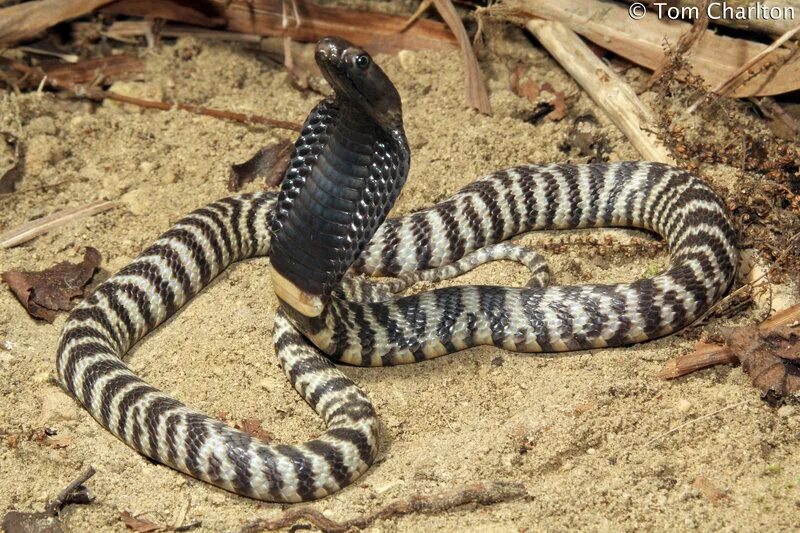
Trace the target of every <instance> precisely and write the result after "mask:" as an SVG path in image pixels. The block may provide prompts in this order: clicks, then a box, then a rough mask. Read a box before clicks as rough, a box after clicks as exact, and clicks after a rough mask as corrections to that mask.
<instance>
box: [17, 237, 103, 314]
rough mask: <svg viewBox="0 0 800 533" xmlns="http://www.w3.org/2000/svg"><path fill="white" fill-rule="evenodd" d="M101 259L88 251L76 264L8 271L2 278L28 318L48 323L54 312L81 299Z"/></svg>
mask: <svg viewBox="0 0 800 533" xmlns="http://www.w3.org/2000/svg"><path fill="white" fill-rule="evenodd" d="M101 259H102V258H101V256H100V252H98V251H97V250H96V249H94V248H92V247H88V248H86V253H85V254H84V256H83V261H81V262H80V263H77V264H74V263H68V262H66V261H64V262H61V263H58V264H57V265H55V266H53V267H50V268H48V269H45V270H42V271H39V272H27V271H16V270H10V271H8V272H4V273H3V275H2V278H3V281H5V282H6V283H7V284H8V286H9V288H11V291H12V292H13V293H14V295H15V296H16V297H17V299H18V300H19V301H20V302H21V303H22V305H23V306H25V308H26V309H27V310H28V313H29V314H30V315H31V316H33V317H35V318H41V319H44V320H47V321H48V322H50V323H52V322H53V320H55V317H56V311H67V310H69V309H72V306H73V305H72V299H73V298H77V297H80V296H83V292H84V289H85V287H86V284H87V283H89V280H91V279H92V276H93V275H94V273H95V270H96V269H97V267H98V265H99V264H100V261H101Z"/></svg>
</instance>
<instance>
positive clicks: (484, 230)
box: [56, 37, 736, 502]
mask: <svg viewBox="0 0 800 533" xmlns="http://www.w3.org/2000/svg"><path fill="white" fill-rule="evenodd" d="M316 60H317V63H318V64H319V66H320V69H321V70H322V73H323V74H324V76H325V78H326V79H327V80H328V82H329V83H330V85H331V86H332V87H333V89H334V96H333V97H332V98H327V99H325V100H323V101H321V102H320V103H319V104H318V105H317V106H316V107H315V108H314V109H313V110H312V111H311V114H310V115H309V116H308V118H307V119H306V121H305V124H304V126H303V129H302V132H301V134H300V137H299V138H298V139H297V142H296V143H295V148H294V153H293V156H292V160H291V163H290V165H289V168H288V169H287V171H286V173H285V178H284V181H283V185H282V187H281V190H280V192H279V193H278V194H275V193H272V192H262V193H255V194H241V195H238V196H233V197H230V198H225V199H223V200H220V201H218V202H214V203H212V204H209V205H207V206H205V207H203V208H201V209H198V210H197V211H195V212H193V213H191V214H189V215H187V216H186V217H184V218H183V219H181V220H180V221H178V222H177V223H176V224H175V225H174V226H173V227H172V228H170V229H169V230H168V231H167V232H166V233H164V234H163V235H162V236H161V237H160V238H159V239H158V240H157V241H156V242H155V243H154V244H153V245H152V246H150V247H149V248H147V249H146V250H145V251H144V252H142V254H141V255H140V256H139V257H137V258H136V259H135V260H134V261H133V262H132V263H131V264H129V265H128V266H126V267H125V268H123V269H122V270H121V271H119V272H118V273H117V274H116V275H114V276H113V277H111V278H110V279H108V280H107V281H106V282H104V283H103V284H102V285H100V286H99V287H98V288H97V289H96V290H95V291H94V292H93V293H92V294H91V295H90V296H89V297H88V298H86V299H85V300H84V301H83V302H82V303H81V304H80V305H78V306H77V307H76V308H75V309H74V310H73V311H72V313H71V314H70V315H69V318H68V320H67V322H66V324H65V326H64V330H63V333H62V335H61V339H60V342H59V345H58V354H57V361H56V365H57V373H58V378H59V380H60V382H61V384H62V385H63V387H64V388H65V389H66V390H67V391H68V392H69V394H71V395H72V396H73V397H75V398H76V399H77V400H78V401H79V402H80V403H81V404H82V405H83V406H84V407H85V408H86V409H87V410H88V411H89V412H90V413H91V414H92V416H93V417H94V418H95V419H97V421H98V422H100V423H101V424H102V425H103V426H104V427H105V428H107V429H108V430H109V431H110V432H112V433H113V434H114V435H116V436H117V437H118V438H120V439H121V440H122V441H124V442H125V443H127V444H128V445H129V446H131V447H132V448H134V449H135V450H137V451H138V452H140V453H142V454H144V455H146V456H147V457H149V458H151V459H153V460H155V461H158V462H161V463H163V464H166V465H169V466H171V467H172V468H175V469H177V470H180V471H181V472H185V473H186V474H189V475H190V476H193V477H195V478H198V479H202V480H204V481H207V482H209V483H212V484H214V485H216V486H218V487H222V488H224V489H227V490H229V491H233V492H235V493H237V494H241V495H244V496H249V497H252V498H258V499H262V500H268V501H276V502H297V501H303V500H310V499H314V498H320V497H323V496H326V495H328V494H331V493H333V492H335V491H337V490H339V489H341V488H342V487H344V486H345V485H347V484H349V483H351V482H353V481H354V480H355V479H356V478H358V477H359V476H360V475H361V474H363V473H364V471H366V470H367V468H368V467H369V466H370V464H371V463H372V461H373V460H374V459H375V456H376V454H377V451H378V442H377V426H378V422H377V418H376V415H375V410H374V408H373V406H372V403H371V402H370V401H369V399H368V398H367V397H366V396H365V395H364V393H363V392H362V391H361V390H360V389H359V388H358V387H357V386H356V384H355V383H353V381H352V380H350V379H349V378H348V377H347V376H346V375H345V374H344V373H342V372H341V370H339V369H338V368H337V367H336V366H334V364H333V363H332V361H336V362H342V363H347V364H350V365H368V366H383V365H395V364H403V363H413V362H417V361H423V360H426V359H431V358H433V357H438V356H440V355H444V354H449V353H453V352H457V351H460V350H464V349H467V348H469V347H472V346H478V345H488V346H497V347H499V348H504V349H506V350H512V351H519V352H558V351H566V350H582V349H588V348H603V347H607V346H621V345H626V344H632V343H637V342H642V341H645V340H648V339H653V338H655V337H659V336H663V335H667V334H669V333H672V332H674V331H676V330H678V329H680V328H682V327H685V326H686V325H688V324H690V323H691V322H692V321H694V320H695V319H696V318H698V317H699V316H700V315H701V314H702V313H703V312H705V311H706V310H707V309H709V307H710V306H711V305H713V304H714V302H716V301H717V300H719V299H720V298H721V297H722V295H723V294H724V293H725V291H726V290H727V289H728V288H729V286H730V284H731V282H732V280H733V277H734V273H735V265H736V248H735V246H734V242H735V230H734V227H733V225H732V223H731V220H730V219H729V217H728V215H727V214H726V209H725V206H724V204H723V202H722V201H721V200H720V199H719V198H718V197H717V195H716V194H714V192H713V191H712V190H711V189H710V188H709V187H708V186H707V185H706V184H705V183H703V182H702V181H701V180H699V179H697V178H696V177H694V176H692V175H691V174H689V173H688V172H686V171H683V170H679V169H677V168H673V167H670V166H666V165H663V164H658V163H645V162H638V161H631V162H620V163H609V164H590V165H564V164H546V165H525V166H519V167H515V168H509V169H506V170H500V171H497V172H494V173H492V174H490V175H488V176H486V177H484V178H482V179H480V180H478V181H476V182H474V183H472V184H471V185H468V186H467V187H465V188H463V189H462V190H460V191H459V192H457V193H456V194H454V195H453V196H452V197H450V198H449V199H447V200H445V201H443V202H441V203H439V204H437V205H435V206H433V207H430V208H428V209H425V210H423V211H420V212H417V213H413V214H410V215H407V216H403V217H399V218H392V219H389V220H384V219H385V218H386V216H387V213H388V212H389V210H390V209H391V207H392V205H393V204H394V202H395V200H396V198H397V196H398V194H399V192H400V189H401V188H402V186H403V184H404V182H405V180H406V176H407V175H408V169H409V164H410V153H409V147H408V143H407V141H406V137H405V133H404V131H403V118H402V111H401V102H400V96H399V94H398V92H397V90H396V89H395V87H394V85H393V84H392V83H391V81H390V80H389V79H388V77H387V76H386V75H385V74H384V72H383V71H382V70H381V69H380V67H378V66H377V65H376V64H375V63H373V61H372V59H371V58H370V56H369V55H368V54H367V53H365V52H364V51H363V50H361V49H360V48H358V47H356V46H354V45H352V44H350V43H348V42H346V41H344V40H342V39H339V38H335V37H329V38H325V39H322V40H321V41H320V42H319V43H318V45H317V48H316ZM608 226H616V227H636V228H644V229H647V230H651V231H654V232H656V233H659V234H660V235H662V236H663V237H664V238H665V239H666V241H667V243H668V245H669V249H670V263H669V267H668V268H667V270H666V271H664V272H662V273H661V274H659V275H657V276H655V277H654V278H651V279H642V280H639V281H635V282H633V283H621V284H602V285H601V284H597V285H570V286H551V287H547V286H545V283H546V280H547V271H546V266H545V264H544V262H543V261H542V259H541V257H540V256H539V255H538V254H536V253H534V252H532V251H530V250H527V249H525V248H521V247H519V246H517V245H514V244H510V243H505V242H503V241H505V240H507V239H509V238H511V237H513V236H515V235H519V234H521V233H524V232H528V231H532V230H544V229H574V228H593V227H608ZM258 256H269V259H270V273H271V276H272V279H273V287H274V289H275V291H276V294H277V295H278V297H279V301H280V307H279V309H278V310H277V314H276V317H275V330H274V342H275V353H276V355H277V356H278V359H279V361H280V364H281V367H282V368H283V370H284V372H285V373H286V376H287V377H288V378H289V381H290V382H291V383H292V385H293V386H294V388H295V389H296V390H297V391H298V392H299V393H300V394H301V395H302V396H303V398H305V400H306V402H308V404H309V405H310V406H311V407H312V408H313V409H314V410H316V412H317V413H318V414H319V415H320V416H321V417H322V418H323V419H324V421H325V424H326V425H327V430H326V431H325V432H324V433H323V434H322V435H320V436H319V437H318V438H316V439H313V440H311V441H308V442H305V443H303V444H299V445H282V444H273V443H267V442H264V441H262V440H259V439H258V438H256V437H253V436H251V435H249V434H247V433H245V432H242V431H239V430H236V429H234V428H232V427H230V426H227V425H226V424H224V423H222V422H221V421H219V420H216V419H214V418H210V417H208V416H206V415H204V414H202V413H200V412H197V411H195V410H193V409H191V408H189V407H187V406H185V405H184V404H183V403H181V402H179V401H178V400H175V399H173V398H172V397H170V396H169V395H167V394H165V393H163V392H161V391H159V390H158V389H156V388H154V387H152V386H150V385H148V384H147V383H145V382H144V381H143V380H142V379H140V378H139V377H138V376H137V375H136V374H135V373H134V372H133V371H132V370H131V369H130V368H129V367H128V366H127V365H126V364H125V363H124V362H123V360H122V357H123V356H124V354H125V353H126V352H127V351H128V350H129V349H130V348H131V346H133V345H134V344H135V343H136V342H138V341H139V340H140V339H142V338H143V337H144V336H145V335H146V334H147V333H148V332H149V331H151V330H153V329H154V328H156V327H157V326H158V325H159V324H161V323H162V322H164V320H166V319H167V318H168V317H170V316H171V315H172V314H174V313H175V312H176V311H177V310H178V309H179V308H181V306H183V305H184V304H185V303H186V302H188V301H189V300H190V299H191V298H192V297H194V296H195V295H196V294H197V293H198V292H199V291H201V290H202V289H203V288H204V287H206V286H207V285H208V284H209V283H210V282H211V280H212V279H214V278H215V277H216V276H217V275H218V274H219V273H220V272H222V271H223V270H224V269H225V268H227V267H228V265H230V264H231V263H234V262H236V261H240V260H242V259H246V258H251V257H258ZM496 259H511V260H515V261H520V262H523V263H524V264H525V265H527V266H528V267H529V268H530V269H531V272H532V275H533V277H532V282H531V283H530V284H529V285H528V286H526V287H523V288H511V287H495V286H467V287H448V288H440V289H437V290H433V291H430V292H424V293H422V294H417V295H413V296H405V297H401V296H399V295H398V293H399V292H401V291H403V290H404V289H405V288H406V287H408V286H409V285H411V284H413V283H415V282H416V281H419V280H423V279H424V280H434V281H435V280H441V279H446V278H450V277H453V276H456V275H459V274H461V273H463V272H466V271H468V270H470V269H472V268H474V267H475V266H477V265H479V264H481V263H484V262H486V261H492V260H496ZM365 275H366V276H384V277H387V280H385V281H370V280H368V279H366V278H365V277H364V276H365Z"/></svg>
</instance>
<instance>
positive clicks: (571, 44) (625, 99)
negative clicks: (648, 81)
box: [525, 19, 675, 165]
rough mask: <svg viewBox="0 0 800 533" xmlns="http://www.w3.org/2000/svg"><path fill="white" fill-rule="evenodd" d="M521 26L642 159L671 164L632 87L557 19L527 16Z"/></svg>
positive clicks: (648, 116) (648, 113) (652, 121)
mask: <svg viewBox="0 0 800 533" xmlns="http://www.w3.org/2000/svg"><path fill="white" fill-rule="evenodd" d="M525 27H526V28H527V29H528V30H529V31H530V32H531V33H532V34H533V35H534V36H535V37H536V38H537V39H538V41H539V42H540V43H541V44H542V46H544V47H545V48H546V49H547V51H548V52H550V54H551V55H552V56H553V57H554V58H555V59H556V61H558V62H559V64H560V65H561V66H562V67H563V68H564V70H566V71H567V72H568V73H569V74H570V75H571V76H572V77H573V78H574V79H575V81H576V82H577V83H578V84H579V85H580V86H581V87H582V88H583V89H584V90H585V91H586V92H587V93H588V94H589V96H590V97H591V98H592V100H594V101H595V102H596V103H597V105H599V106H600V107H601V108H602V109H603V111H605V113H606V115H608V117H609V119H611V121H612V122H613V123H614V124H616V126H617V127H618V128H619V129H620V130H621V131H622V133H624V134H625V136H626V137H628V140H630V142H631V144H632V145H633V147H634V148H635V149H636V150H637V151H638V152H639V153H640V154H641V155H642V159H644V160H646V161H658V162H661V163H667V164H671V165H674V164H675V160H674V159H673V157H672V155H670V153H669V150H668V149H667V147H666V146H665V145H664V144H663V143H662V142H661V141H660V140H659V139H658V137H656V135H655V134H653V133H651V132H650V131H649V130H648V128H649V127H650V126H651V125H652V124H655V120H654V117H653V115H652V112H651V111H650V109H648V108H647V107H646V106H645V105H644V103H642V101H641V100H639V97H638V96H636V93H635V92H634V90H633V89H632V88H631V87H630V86H629V85H628V84H627V83H625V81H623V80H622V79H621V78H620V77H619V76H617V74H616V73H614V71H613V70H611V69H610V68H609V67H608V66H607V65H606V64H605V63H603V61H602V60H600V58H598V57H597V56H596V55H595V54H594V53H592V51H591V50H590V49H589V47H588V46H586V44H585V43H584V42H583V41H582V40H581V39H580V37H578V36H577V35H576V34H575V33H574V32H573V31H572V30H570V29H569V28H567V27H566V26H565V25H564V24H561V23H560V22H553V21H549V20H539V19H531V20H528V21H527V22H526V23H525Z"/></svg>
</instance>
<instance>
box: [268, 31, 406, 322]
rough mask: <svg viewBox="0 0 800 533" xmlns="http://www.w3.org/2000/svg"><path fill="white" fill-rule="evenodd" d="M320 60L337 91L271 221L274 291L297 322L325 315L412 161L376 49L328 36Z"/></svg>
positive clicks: (295, 162) (311, 131) (319, 112)
mask: <svg viewBox="0 0 800 533" xmlns="http://www.w3.org/2000/svg"><path fill="white" fill-rule="evenodd" d="M316 59H317V63H318V64H319V67H320V70H321V71H322V73H323V74H324V75H325V78H326V79H327V80H328V82H329V83H330V85H331V87H332V88H333V90H334V97H333V98H328V99H326V100H323V101H322V102H320V103H319V104H318V105H317V106H316V107H315V108H314V110H313V111H312V112H311V114H310V115H309V117H308V118H307V119H306V123H305V124H304V126H303V130H302V132H301V133H300V138H299V139H298V140H297V142H296V143H295V151H294V154H293V155H292V162H291V164H290V165H289V169H288V170H287V171H286V175H285V176H284V180H283V184H282V186H281V192H280V194H279V196H278V201H277V202H276V207H275V210H274V211H273V216H272V219H271V221H270V231H271V233H272V242H271V249H270V261H271V268H270V272H271V274H272V279H273V287H274V289H275V293H276V294H277V296H278V298H280V300H281V301H282V302H283V303H284V304H286V305H287V306H288V307H289V308H291V309H292V310H293V311H294V312H296V313H294V312H290V316H295V318H294V319H293V320H305V318H303V317H311V318H314V317H320V316H321V315H322V314H323V311H324V309H325V308H326V306H327V304H328V303H329V302H330V299H331V297H332V294H333V291H334V290H335V288H336V287H337V286H338V285H339V284H340V282H341V279H342V277H343V276H344V275H345V273H346V272H347V270H348V269H349V268H350V266H351V265H352V264H353V262H354V261H355V260H356V259H357V258H358V256H359V255H360V254H361V251H362V250H363V249H364V247H365V246H366V245H367V243H368V242H369V240H370V239H371V238H372V236H373V235H374V234H375V231H376V230H377V229H378V226H380V224H381V223H382V222H383V220H384V219H385V218H386V215H387V214H388V212H389V210H390V209H391V207H392V205H393V204H394V201H395V200H396V199H397V196H398V195H399V193H400V188H401V187H402V186H403V184H404V183H405V180H406V176H408V169H409V164H410V153H409V149H408V143H407V141H406V138H405V133H404V132H403V115H402V106H401V103H400V95H399V94H398V92H397V89H395V87H394V85H393V84H392V81H391V80H390V79H389V77H388V76H387V75H386V74H385V73H384V72H383V70H381V68H380V67H379V66H378V65H376V64H375V63H374V62H373V60H372V58H371V57H370V56H369V54H367V53H366V52H365V51H364V50H363V49H361V48H359V47H358V46H355V45H354V44H351V43H349V42H347V41H345V40H344V39H342V38H339V37H325V38H323V39H322V40H320V41H319V43H318V44H317V49H316Z"/></svg>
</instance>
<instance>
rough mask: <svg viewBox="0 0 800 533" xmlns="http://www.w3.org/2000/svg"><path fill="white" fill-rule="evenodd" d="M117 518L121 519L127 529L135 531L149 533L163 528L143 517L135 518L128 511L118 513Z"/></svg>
mask: <svg viewBox="0 0 800 533" xmlns="http://www.w3.org/2000/svg"><path fill="white" fill-rule="evenodd" d="M119 519H120V520H122V523H123V524H125V527H127V528H128V529H132V530H133V531H136V532H137V533H150V532H152V531H160V530H161V529H163V528H162V527H161V526H159V525H158V524H156V523H154V522H151V521H149V520H146V519H144V518H136V517H135V516H133V515H131V513H129V512H128V511H122V512H121V513H120V514H119Z"/></svg>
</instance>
